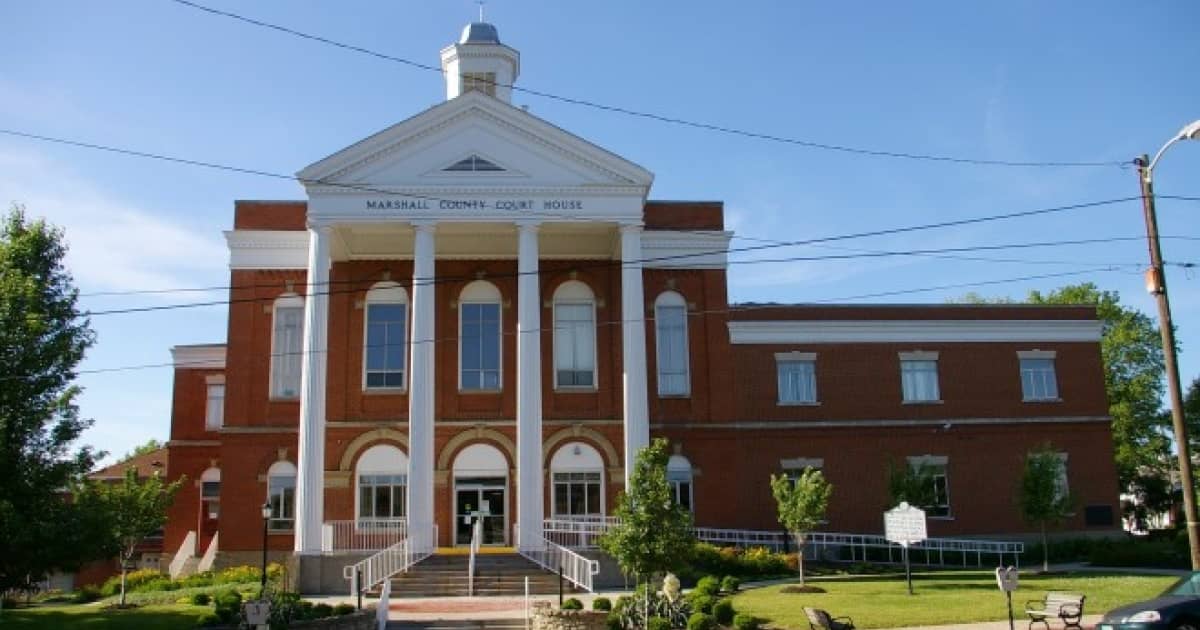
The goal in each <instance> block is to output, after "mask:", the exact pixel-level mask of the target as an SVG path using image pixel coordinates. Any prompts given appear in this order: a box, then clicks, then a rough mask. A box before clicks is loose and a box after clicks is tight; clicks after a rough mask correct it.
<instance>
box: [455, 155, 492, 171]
mask: <svg viewBox="0 0 1200 630" xmlns="http://www.w3.org/2000/svg"><path fill="white" fill-rule="evenodd" d="M442 170H443V171H452V172H459V173H478V172H497V171H503V170H504V168H503V167H501V166H500V165H498V164H496V163H495V162H492V161H490V160H485V159H483V158H481V157H479V156H478V155H472V156H470V157H467V158H463V159H461V160H459V161H457V162H455V163H454V164H451V165H450V166H447V167H446V168H444V169H442Z"/></svg>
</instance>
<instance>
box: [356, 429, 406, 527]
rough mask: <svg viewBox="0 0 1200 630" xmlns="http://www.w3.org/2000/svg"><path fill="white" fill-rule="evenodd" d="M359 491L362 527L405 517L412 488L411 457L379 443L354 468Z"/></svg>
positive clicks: (358, 508)
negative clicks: (409, 481) (409, 477)
mask: <svg viewBox="0 0 1200 630" xmlns="http://www.w3.org/2000/svg"><path fill="white" fill-rule="evenodd" d="M354 475H355V478H356V479H357V481H356V482H355V486H356V487H357V488H358V496H357V506H358V507H357V509H356V510H355V513H356V514H358V522H359V525H360V526H364V525H365V526H369V525H370V524H372V523H373V522H378V521H390V520H397V519H400V518H403V517H404V509H405V502H406V501H405V493H406V491H407V489H408V488H407V486H408V456H407V455H405V454H404V451H401V450H400V449H398V448H396V447H395V446H392V445H390V444H376V445H375V446H372V447H371V448H369V449H367V450H366V451H364V452H363V454H362V455H361V456H360V457H359V458H358V463H357V464H356V465H355V467H354Z"/></svg>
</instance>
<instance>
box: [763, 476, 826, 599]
mask: <svg viewBox="0 0 1200 630" xmlns="http://www.w3.org/2000/svg"><path fill="white" fill-rule="evenodd" d="M832 493H833V486H831V485H830V484H829V482H828V481H826V480H825V475H822V474H821V471H819V470H815V469H812V468H805V469H804V472H802V473H800V476H799V477H797V478H796V479H794V480H793V479H792V478H790V477H788V476H787V475H778V476H777V475H771V494H773V495H775V503H776V504H777V506H778V510H779V524H780V525H783V526H784V527H785V528H786V529H787V530H788V531H789V532H791V533H792V534H794V535H795V536H796V560H797V562H796V564H797V568H799V570H800V586H804V539H805V537H806V536H807V535H808V533H809V532H811V531H812V530H814V529H816V528H817V526H818V525H820V524H821V521H823V520H825V510H826V509H827V508H828V507H829V495H831V494H832Z"/></svg>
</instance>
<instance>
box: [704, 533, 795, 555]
mask: <svg viewBox="0 0 1200 630" xmlns="http://www.w3.org/2000/svg"><path fill="white" fill-rule="evenodd" d="M692 531H693V532H694V533H695V534H696V540H699V541H701V542H706V543H713V544H715V545H729V546H734V547H766V548H768V549H771V550H774V551H779V550H781V549H783V548H784V545H785V544H786V543H785V539H784V534H783V532H772V531H761V530H754V529H719V528H716V527H696V528H694V529H693V530H692Z"/></svg>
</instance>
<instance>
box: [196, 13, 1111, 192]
mask: <svg viewBox="0 0 1200 630" xmlns="http://www.w3.org/2000/svg"><path fill="white" fill-rule="evenodd" d="M173 1H174V2H177V3H179V4H181V5H184V6H187V7H190V8H193V9H196V10H199V11H203V12H205V13H210V14H212V15H217V16H221V17H226V18H230V19H233V20H237V21H240V22H243V23H246V24H250V25H253V26H257V27H260V28H265V29H270V30H273V31H277V32H280V33H285V34H287V35H292V36H294V37H299V38H302V39H307V40H310V41H314V42H318V43H321V44H325V45H328V46H334V47H336V48H340V49H342V50H348V51H351V52H355V53H359V54H362V55H367V56H370V57H374V58H376V59H381V60H384V61H390V62H393V63H399V64H403V65H406V66H409V67H411V68H416V69H418V70H426V71H430V72H436V73H438V74H441V73H442V69H441V68H440V67H437V66H431V65H429V64H425V63H421V62H418V61H413V60H411V59H405V58H404V57H398V56H395V55H389V54H387V53H382V52H379V51H375V50H371V49H369V48H364V47H362V46H356V45H354V44H347V43H345V42H340V41H337V40H333V39H329V38H328V37H323V36H320V35H314V34H312V33H306V32H303V31H298V30H296V29H292V28H288V27H286V26H281V25H279V24H273V23H271V22H266V21H263V20H258V19H254V18H251V17H246V16H244V15H241V14H238V13H233V12H230V11H222V10H220V9H215V8H213V7H209V6H206V5H202V4H199V3H196V2H192V1H190V0H173ZM488 83H491V84H492V85H495V86H499V87H505V88H509V89H511V90H514V91H517V92H522V93H524V94H529V95H532V96H539V97H542V98H546V99H550V100H554V101H558V102H561V103H567V104H570V105H578V106H581V107H589V108H592V109H597V110H600V111H605V112H610V113H616V114H623V115H626V116H633V117H637V118H643V119H647V120H652V121H656V122H661V123H668V124H672V125H678V126H682V127H690V128H693V129H700V130H704V131H714V132H717V133H722V134H727V135H733V136H741V137H745V138H752V139H755V140H766V141H769V142H776V143H780V144H788V145H793V146H800V147H805V148H808V149H819V150H823V151H834V152H839V153H849V154H854V155H866V156H872V157H885V158H899V159H907V160H920V161H927V162H947V163H953V164H974V165H979V166H1013V167H1026V168H1028V167H1113V166H1115V167H1122V168H1124V167H1127V166H1128V165H1129V162H1127V161H1106V162H1087V161H1011V160H988V159H977V158H965V157H956V156H949V155H934V154H927V153H915V152H907V151H885V150H879V149H867V148H862V147H854V146H850V145H843V144H829V143H824V142H816V141H812V140H804V139H799V138H789V137H785V136H780V135H776V134H771V133H763V132H756V131H748V130H745V129H739V128H736V127H728V126H724V125H718V124H714V123H705V122H697V121H694V120H688V119H685V118H677V117H674V116H668V115H665V114H658V113H654V112H649V111H643V110H636V109H631V108H628V107H622V106H618V105H609V104H604V103H598V102H595V101H590V100H587V99H582V98H574V97H569V96H562V95H559V94H553V93H551V92H545V91H542V90H534V89H530V88H525V87H520V86H517V85H513V84H509V83H501V82H497V81H488Z"/></svg>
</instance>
